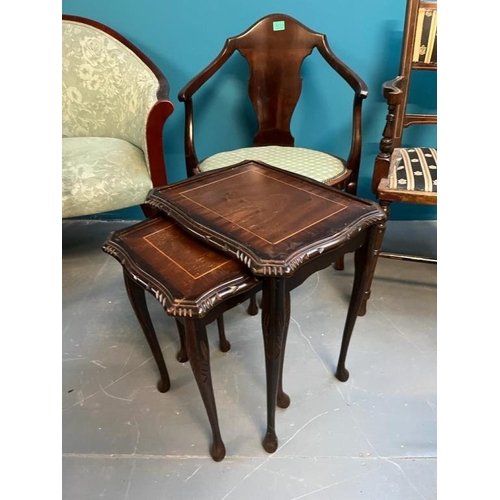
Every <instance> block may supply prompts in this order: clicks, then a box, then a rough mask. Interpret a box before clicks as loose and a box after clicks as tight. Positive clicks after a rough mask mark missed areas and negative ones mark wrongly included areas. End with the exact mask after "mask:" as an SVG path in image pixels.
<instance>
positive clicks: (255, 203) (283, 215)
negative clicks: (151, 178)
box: [146, 161, 385, 276]
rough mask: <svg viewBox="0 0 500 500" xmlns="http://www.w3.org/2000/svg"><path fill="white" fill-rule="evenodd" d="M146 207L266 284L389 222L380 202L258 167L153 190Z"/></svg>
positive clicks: (243, 167) (253, 165)
mask: <svg viewBox="0 0 500 500" xmlns="http://www.w3.org/2000/svg"><path fill="white" fill-rule="evenodd" d="M146 203H147V204H148V205H151V206H153V207H155V208H157V209H159V210H160V211H161V212H163V213H165V214H167V215H168V216H170V217H172V219H174V220H176V221H177V222H178V223H179V224H180V225H181V226H182V227H183V228H184V229H186V230H188V231H190V232H191V233H193V234H194V235H196V236H198V237H200V238H202V239H204V240H206V241H207V243H209V244H211V245H213V246H215V247H218V248H220V249H221V250H223V251H225V252H228V253H231V254H233V255H235V256H236V257H237V258H238V259H239V260H241V261H242V262H244V263H245V264H246V265H247V266H248V267H249V268H250V269H251V271H252V273H253V274H255V275H263V276H265V275H268V276H269V275H275V276H290V275H292V274H293V273H294V271H295V270H296V269H297V268H298V267H300V266H301V265H302V264H303V263H305V261H307V260H309V259H310V258H312V257H314V256H317V255H319V254H321V253H322V252H324V251H329V250H332V249H335V248H338V247H340V246H342V245H344V244H345V243H346V242H348V241H349V239H350V238H352V237H354V236H355V235H356V234H358V233H359V232H360V231H362V230H363V229H365V228H366V227H369V226H371V225H373V224H375V223H377V222H379V221H383V220H385V215H384V213H383V211H382V210H381V208H380V207H379V205H378V204H377V203H375V202H371V201H368V200H363V199H360V198H358V197H355V196H352V195H349V194H347V193H345V192H342V191H339V190H336V189H334V188H331V187H329V186H326V185H325V184H322V183H319V182H316V181H313V180H311V179H308V178H306V177H303V176H300V175H295V174H292V173H290V172H286V171H284V170H281V169H278V168H275V167H271V166H269V165H266V164H263V163H260V162H256V161H246V162H242V163H239V164H237V165H234V166H231V167H226V168H221V169H218V170H215V171H212V172H209V173H204V174H199V175H196V176H194V177H190V178H189V179H187V180H185V181H181V182H178V183H176V184H172V185H168V186H164V187H160V188H154V189H152V190H151V191H150V193H149V194H148V197H147V199H146Z"/></svg>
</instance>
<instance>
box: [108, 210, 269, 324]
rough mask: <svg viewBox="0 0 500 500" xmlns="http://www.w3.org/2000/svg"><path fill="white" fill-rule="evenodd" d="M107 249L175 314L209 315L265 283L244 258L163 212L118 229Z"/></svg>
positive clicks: (190, 315) (110, 236)
mask: <svg viewBox="0 0 500 500" xmlns="http://www.w3.org/2000/svg"><path fill="white" fill-rule="evenodd" d="M103 250H104V251H105V252H107V253H109V254H110V255H112V256H113V257H115V258H116V259H118V260H119V261H120V262H121V263H122V265H123V267H124V268H125V269H126V270H127V272H128V273H129V274H131V275H133V276H134V279H135V280H139V281H141V282H142V284H143V286H144V287H145V288H146V289H147V290H149V291H150V292H152V293H153V294H154V295H155V296H156V298H157V299H158V300H159V302H160V303H161V304H162V305H163V307H164V308H165V310H166V312H167V313H168V314H170V315H172V316H189V317H203V316H204V315H205V314H207V313H208V312H209V311H210V310H211V309H213V308H214V307H216V306H217V305H219V303H221V302H223V301H225V300H226V299H228V298H230V297H232V296H236V295H238V294H241V293H242V292H245V291H250V290H252V289H254V288H255V289H258V288H259V286H260V282H259V281H258V280H257V278H255V277H254V276H253V275H252V274H251V273H250V271H249V270H248V269H247V268H246V267H245V266H244V265H243V264H242V263H241V262H238V261H237V260H235V259H233V258H231V257H230V256H229V255H227V254H225V253H222V252H220V251H218V250H216V249H214V248H212V247H211V246H209V245H205V244H203V243H202V242H201V241H199V240H198V239H197V238H193V237H192V236H191V235H189V234H188V233H187V232H185V231H183V230H182V229H180V228H179V226H178V225H177V224H175V222H173V221H171V220H169V219H167V218H165V217H161V216H158V217H154V218H151V219H147V220H145V221H143V222H140V223H138V224H135V225H133V226H131V227H128V228H125V229H122V230H119V231H114V232H112V233H111V234H110V235H109V236H108V237H107V239H106V241H105V242H104V245H103Z"/></svg>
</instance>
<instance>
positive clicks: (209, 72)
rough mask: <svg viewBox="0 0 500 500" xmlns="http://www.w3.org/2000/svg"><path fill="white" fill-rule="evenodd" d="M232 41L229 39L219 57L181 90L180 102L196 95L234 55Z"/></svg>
mask: <svg viewBox="0 0 500 500" xmlns="http://www.w3.org/2000/svg"><path fill="white" fill-rule="evenodd" d="M231 40H232V39H231V38H229V39H227V40H226V43H225V44H224V47H223V48H222V50H221V51H220V53H219V55H218V56H217V57H216V58H215V59H214V60H213V61H212V62H211V63H210V64H209V65H208V66H206V67H205V68H204V69H202V70H201V71H200V72H199V73H198V74H197V75H196V76H194V77H193V78H191V80H189V82H188V83H187V84H186V85H185V86H184V87H183V88H182V89H181V90H180V92H179V94H178V98H179V101H181V102H185V101H187V100H188V99H191V97H192V96H193V95H194V93H195V92H196V91H197V90H198V89H199V88H200V87H201V86H202V85H203V84H204V83H205V82H206V81H207V80H208V79H209V78H211V77H212V76H213V75H214V74H215V73H216V72H217V71H218V70H219V69H220V68H221V66H222V65H223V64H224V63H225V62H226V61H227V60H228V59H229V58H230V57H231V55H232V54H233V53H234V47H233V44H232V43H231Z"/></svg>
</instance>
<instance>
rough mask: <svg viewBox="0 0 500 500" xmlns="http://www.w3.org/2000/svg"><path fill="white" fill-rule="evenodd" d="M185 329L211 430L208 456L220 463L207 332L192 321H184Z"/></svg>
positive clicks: (221, 455) (222, 451)
mask: <svg viewBox="0 0 500 500" xmlns="http://www.w3.org/2000/svg"><path fill="white" fill-rule="evenodd" d="M185 329H186V346H187V352H188V357H189V363H190V364H191V369H192V370H193V375H194V378H195V380H196V384H197V385H198V389H199V391H200V394H201V398H202V399H203V403H204V405H205V410H206V412H207V416H208V420H209V422H210V427H211V429H212V444H211V446H210V455H211V456H212V458H213V459H214V460H215V461H216V462H220V461H221V460H222V459H223V458H224V456H225V455H226V448H225V446H224V442H223V441H222V437H221V434H220V429H219V422H218V418H217V408H216V405H215V397H214V389H213V386H212V375H211V373H210V349H209V346H208V339H207V331H206V328H205V326H204V325H203V324H201V323H199V322H197V321H196V320H192V319H186V322H185Z"/></svg>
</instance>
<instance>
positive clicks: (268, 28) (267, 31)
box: [178, 13, 368, 193]
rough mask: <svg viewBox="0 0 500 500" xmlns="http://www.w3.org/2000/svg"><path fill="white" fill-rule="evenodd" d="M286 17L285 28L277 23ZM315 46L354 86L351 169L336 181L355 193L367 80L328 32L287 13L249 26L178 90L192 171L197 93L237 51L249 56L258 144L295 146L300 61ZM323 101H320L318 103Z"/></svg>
mask: <svg viewBox="0 0 500 500" xmlns="http://www.w3.org/2000/svg"><path fill="white" fill-rule="evenodd" d="M276 23H281V26H283V27H284V29H277V28H276ZM314 49H316V50H318V52H319V53H320V54H321V56H322V57H323V58H324V60H325V61H326V63H327V64H328V65H329V66H330V67H331V68H332V69H333V70H334V71H335V72H337V73H338V74H339V75H340V76H341V77H342V78H343V79H344V80H345V81H346V82H347V84H348V85H349V86H350V87H351V88H352V89H353V91H354V99H353V114H352V142H351V148H350V153H349V157H348V159H347V160H346V167H347V169H348V173H347V175H345V176H343V177H342V178H338V179H336V180H335V181H332V185H337V186H339V187H342V188H344V187H346V186H347V187H348V189H349V191H350V192H351V193H356V187H357V181H358V173H359V162H360V158H361V140H362V133H361V106H362V101H363V100H364V99H365V98H366V97H367V95H368V88H367V86H366V84H365V83H364V81H363V80H362V79H361V78H360V77H359V76H358V75H357V74H356V73H355V72H354V71H353V70H352V69H351V68H350V67H348V66H347V65H346V64H345V63H344V62H343V61H341V60H340V59H339V58H338V57H337V56H336V55H335V54H334V52H333V51H332V49H331V48H330V46H329V44H328V40H327V38H326V36H325V35H324V34H321V33H317V32H315V31H312V30H311V29H310V28H308V27H306V26H305V25H303V24H302V23H300V22H299V21H297V20H296V19H294V18H293V17H290V16H288V15H286V14H280V13H276V14H270V15H268V16H265V17H263V18H262V19H260V20H259V21H257V22H256V23H255V24H253V25H252V26H251V27H250V28H248V29H247V30H246V31H245V32H243V33H241V34H239V35H237V36H234V37H230V38H228V39H227V40H226V42H225V45H224V47H223V48H222V51H221V52H220V53H219V55H218V56H217V57H216V58H215V59H214V60H213V61H212V62H211V63H210V64H209V65H208V66H207V67H206V68H204V69H203V70H202V71H201V72H200V73H199V74H197V75H196V76H195V77H194V78H192V79H191V81H189V82H188V83H187V84H186V86H185V87H184V88H183V89H182V90H181V91H180V92H179V95H178V97H179V100H180V101H181V102H184V103H185V141H184V143H185V153H186V165H187V170H188V175H189V176H192V175H195V174H198V173H199V169H198V163H199V160H198V157H197V154H196V149H195V144H194V116H193V96H194V94H195V93H196V92H197V91H198V90H199V89H200V87H202V86H203V85H204V84H205V83H206V82H207V81H208V80H209V79H210V78H211V77H212V76H213V75H214V74H215V73H217V71H218V70H219V69H220V68H221V67H222V66H223V65H224V64H225V63H226V62H227V61H228V59H229V58H230V57H231V56H232V55H233V54H234V52H236V51H238V52H239V53H240V54H241V55H242V56H243V57H244V58H245V59H246V60H247V62H248V66H249V80H248V92H249V97H250V100H251V102H252V104H253V108H254V111H255V114H256V118H257V122H258V129H257V131H256V133H255V136H254V140H253V145H254V146H269V145H276V146H293V145H294V143H295V139H294V137H293V136H292V133H291V130H290V124H291V121H292V115H293V112H294V110H295V107H296V105H297V102H298V100H299V97H300V94H301V89H302V77H301V67H302V63H303V61H304V59H305V58H307V57H308V56H309V55H310V54H311V53H312V51H313V50H314ZM318 105H319V106H321V103H318Z"/></svg>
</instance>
